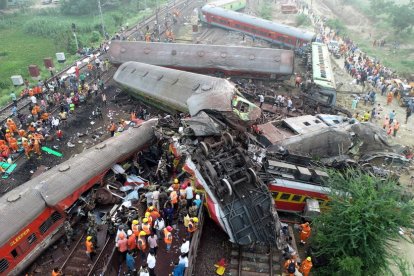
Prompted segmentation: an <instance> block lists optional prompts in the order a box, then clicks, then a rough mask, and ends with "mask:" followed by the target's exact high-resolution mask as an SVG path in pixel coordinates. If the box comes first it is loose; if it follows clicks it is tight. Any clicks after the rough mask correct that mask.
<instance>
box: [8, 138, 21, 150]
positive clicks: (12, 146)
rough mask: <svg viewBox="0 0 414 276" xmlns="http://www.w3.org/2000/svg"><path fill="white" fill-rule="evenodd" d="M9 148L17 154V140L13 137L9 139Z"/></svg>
mask: <svg viewBox="0 0 414 276" xmlns="http://www.w3.org/2000/svg"><path fill="white" fill-rule="evenodd" d="M9 147H10V149H11V150H12V151H13V152H17V151H18V150H19V146H18V145H17V139H16V138H14V137H13V136H12V137H10V139H9Z"/></svg>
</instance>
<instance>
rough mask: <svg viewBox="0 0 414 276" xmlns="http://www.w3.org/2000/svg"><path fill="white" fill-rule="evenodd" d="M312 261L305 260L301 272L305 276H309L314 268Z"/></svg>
mask: <svg viewBox="0 0 414 276" xmlns="http://www.w3.org/2000/svg"><path fill="white" fill-rule="evenodd" d="M312 266H313V264H312V261H308V260H306V259H305V260H304V261H303V262H302V264H301V265H300V268H299V271H300V272H302V274H303V276H309V272H310V270H311V268H312Z"/></svg>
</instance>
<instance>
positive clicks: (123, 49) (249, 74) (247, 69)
mask: <svg viewBox="0 0 414 276" xmlns="http://www.w3.org/2000/svg"><path fill="white" fill-rule="evenodd" d="M109 58H110V61H111V63H114V64H121V63H123V62H128V61H137V62H142V63H147V64H152V65H157V66H164V67H169V68H173V69H178V70H184V71H190V72H195V73H203V74H211V75H215V76H237V77H243V78H254V79H271V80H276V79H277V80H284V79H289V78H290V76H291V75H292V74H293V70H294V53H293V51H290V50H282V49H271V48H255V47H241V46H227V45H203V44H181V43H161V42H153V43H147V42H142V41H136V42H132V41H131V42H130V41H112V42H111V45H110V48H109Z"/></svg>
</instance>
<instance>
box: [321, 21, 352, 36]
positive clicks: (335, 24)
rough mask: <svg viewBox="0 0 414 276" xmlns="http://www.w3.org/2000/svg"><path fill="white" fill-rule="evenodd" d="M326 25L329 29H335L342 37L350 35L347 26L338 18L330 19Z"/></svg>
mask: <svg viewBox="0 0 414 276" xmlns="http://www.w3.org/2000/svg"><path fill="white" fill-rule="evenodd" d="M326 25H327V26H328V27H329V28H332V29H334V30H335V31H336V33H337V34H339V35H341V36H343V35H346V34H347V33H348V29H347V28H346V26H345V24H344V23H343V22H342V21H341V20H339V19H337V18H335V19H328V20H327V21H326Z"/></svg>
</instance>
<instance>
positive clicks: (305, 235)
mask: <svg viewBox="0 0 414 276" xmlns="http://www.w3.org/2000/svg"><path fill="white" fill-rule="evenodd" d="M300 227H301V228H302V231H301V232H300V242H301V243H306V240H307V239H309V237H310V234H311V228H310V226H309V223H307V222H306V223H304V224H301V225H300Z"/></svg>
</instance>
